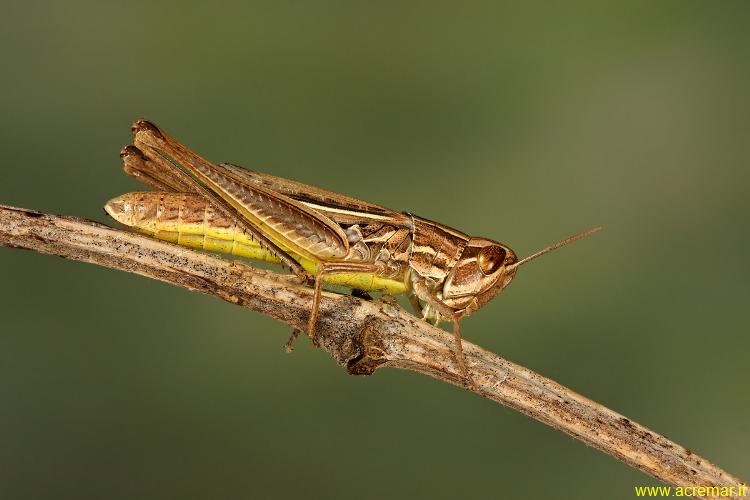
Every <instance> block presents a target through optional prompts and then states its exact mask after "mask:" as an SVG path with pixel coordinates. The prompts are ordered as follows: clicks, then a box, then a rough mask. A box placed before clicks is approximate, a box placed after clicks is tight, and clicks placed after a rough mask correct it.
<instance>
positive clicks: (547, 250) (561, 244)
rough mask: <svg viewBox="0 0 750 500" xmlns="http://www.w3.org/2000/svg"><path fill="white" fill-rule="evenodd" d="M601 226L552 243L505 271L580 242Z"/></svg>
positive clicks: (600, 228) (599, 229)
mask: <svg viewBox="0 0 750 500" xmlns="http://www.w3.org/2000/svg"><path fill="white" fill-rule="evenodd" d="M601 230H602V227H601V226H596V227H592V228H591V229H587V230H586V231H581V232H580V233H577V234H574V235H573V236H570V237H568V238H565V239H564V240H562V241H558V242H557V243H554V244H552V245H550V246H548V247H547V248H545V249H544V250H539V251H538V252H536V253H533V254H531V255H529V256H528V257H524V258H523V259H521V260H519V261H518V262H515V263H513V264H511V265H509V266H507V267H506V269H515V268H517V267H520V266H522V265H524V264H526V263H528V262H531V261H532V260H534V259H536V258H537V257H541V256H542V255H544V254H546V253H550V252H551V251H552V250H557V249H558V248H560V247H564V246H565V245H567V244H568V243H573V242H574V241H576V240H580V239H581V238H585V237H586V236H591V235H592V234H594V233H596V232H598V231H601Z"/></svg>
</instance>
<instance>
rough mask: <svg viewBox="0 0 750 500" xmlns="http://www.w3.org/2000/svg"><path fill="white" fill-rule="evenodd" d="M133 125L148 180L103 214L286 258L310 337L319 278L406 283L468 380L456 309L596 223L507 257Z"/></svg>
mask: <svg viewBox="0 0 750 500" xmlns="http://www.w3.org/2000/svg"><path fill="white" fill-rule="evenodd" d="M132 130H133V135H134V139H133V144H132V145H129V146H126V147H125V148H124V149H123V150H122V152H121V157H122V159H123V164H124V165H123V168H124V170H125V172H127V173H128V174H129V175H131V176H132V177H134V178H135V179H137V180H138V181H140V182H143V183H145V184H147V185H149V186H151V187H153V188H155V189H156V191H146V192H136V193H127V194H124V195H122V196H119V197H117V198H114V199H112V200H110V201H109V202H108V203H107V204H106V206H105V210H106V211H107V213H109V214H110V215H111V216H112V217H113V218H114V219H116V220H117V221H119V222H121V223H123V224H125V225H127V226H131V227H134V228H136V229H138V230H140V231H142V232H146V233H149V234H152V235H153V236H155V237H157V238H160V239H165V240H169V241H173V242H175V243H178V244H181V245H186V246H191V247H197V248H202V249H205V250H210V251H218V252H224V253H230V254H234V255H239V256H245V257H250V258H254V259H261V260H265V261H269V262H276V263H281V264H282V265H285V266H287V267H289V268H290V270H291V271H292V272H293V273H295V274H296V275H297V276H299V277H300V278H301V279H304V280H305V281H307V282H309V283H310V284H312V285H314V294H313V304H312V310H311V313H310V317H309V320H308V327H307V330H308V335H309V336H310V338H311V340H312V342H313V343H314V344H316V345H317V340H316V336H315V324H316V320H317V316H318V306H319V303H320V293H321V285H322V283H323V282H326V283H331V284H337V285H343V286H346V287H349V288H351V289H352V290H353V291H362V292H370V291H377V292H383V293H385V294H389V295H396V294H399V293H407V294H408V295H409V299H410V302H411V303H412V305H413V306H414V308H415V310H416V312H417V314H418V315H421V316H422V318H423V319H424V320H427V321H433V322H434V323H435V324H437V323H438V322H439V321H441V320H447V321H450V322H451V323H452V324H453V334H454V336H455V341H456V344H455V349H456V360H457V362H458V365H459V368H460V370H461V372H462V373H463V374H464V375H465V376H466V377H467V379H468V380H470V378H469V376H468V371H467V367H466V361H465V358H464V354H463V349H462V346H461V329H460V325H459V320H460V319H461V318H463V317H464V316H468V315H469V314H471V313H473V312H474V311H476V310H478V309H479V308H481V307H482V306H483V305H485V304H486V303H487V302H489V301H490V300H491V299H492V298H493V297H495V295H497V294H498V293H499V292H500V291H501V290H502V289H503V288H505V287H506V286H508V284H509V283H510V282H511V280H512V279H513V277H514V276H515V274H516V271H517V270H518V268H519V267H520V266H521V265H523V264H526V263H527V262H529V261H531V260H533V259H535V258H537V257H539V256H540V255H544V254H546V253H548V252H551V251H552V250H555V249H556V248H559V247H561V246H564V245H567V244H568V243H570V242H572V241H575V240H577V239H580V238H583V237H586V236H588V235H590V234H592V233H594V232H596V231H598V230H599V229H601V228H599V227H596V228H592V229H589V230H587V231H584V232H581V233H578V234H576V235H574V236H571V237H569V238H567V239H565V240H562V241H560V242H558V243H555V244H553V245H551V246H549V247H547V248H545V249H544V250H541V251H539V252H536V253H534V254H532V255H530V256H528V257H526V258H524V259H521V260H518V259H517V257H516V254H515V253H514V252H513V250H511V249H510V248H508V247H507V246H506V245H504V244H502V243H498V242H496V241H493V240H490V239H486V238H480V237H471V236H468V235H466V234H464V233H462V232H461V231H457V230H455V229H452V228H450V227H447V226H444V225H442V224H439V223H437V222H433V221H430V220H427V219H424V218H422V217H418V216H416V215H414V214H411V213H400V212H395V211H393V210H389V209H387V208H384V207H381V206H378V205H374V204H372V203H368V202H365V201H362V200H358V199H356V198H352V197H349V196H345V195H341V194H339V193H335V192H332V191H326V190H324V189H320V188H317V187H314V186H309V185H306V184H302V183H300V182H295V181H291V180H288V179H283V178H281V177H275V176H272V175H268V174H263V173H260V172H255V171H252V170H248V169H244V168H241V167H238V166H235V165H231V164H220V165H215V164H213V163H211V162H209V161H208V160H206V159H204V158H203V157H201V156H199V155H198V154H196V153H194V152H193V151H191V150H190V149H188V148H187V147H185V146H184V145H182V144H180V143H179V142H177V141H175V140H174V139H173V138H171V137H170V136H169V135H167V134H166V133H165V132H164V131H162V130H161V129H159V128H158V127H157V126H156V125H154V124H153V123H151V122H148V121H146V120H138V121H136V122H135V123H134V124H133V127H132ZM296 333H299V332H296ZM295 336H296V335H293V338H294V337H295Z"/></svg>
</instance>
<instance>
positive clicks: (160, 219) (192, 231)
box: [104, 191, 407, 295]
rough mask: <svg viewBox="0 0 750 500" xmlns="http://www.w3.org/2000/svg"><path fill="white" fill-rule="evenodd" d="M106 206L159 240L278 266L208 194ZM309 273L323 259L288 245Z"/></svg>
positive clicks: (365, 279)
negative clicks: (214, 205) (209, 200)
mask: <svg viewBox="0 0 750 500" xmlns="http://www.w3.org/2000/svg"><path fill="white" fill-rule="evenodd" d="M104 210H106V212H107V213H108V214H109V215H110V216H111V217H112V218H113V219H115V220H116V221H117V222H119V223H121V224H124V225H126V226H129V227H132V228H134V229H136V230H138V231H141V232H143V233H146V234H149V235H152V236H154V237H155V238H158V239H160V240H165V241H170V242H172V243H177V244H179V245H183V246H186V247H192V248H198V249H202V250H208V251H210V252H219V253H225V254H231V255H236V256H238V257H246V258H249V259H255V260H262V261H266V262H271V263H274V264H278V263H279V262H280V261H279V259H278V257H276V256H275V255H273V254H272V253H271V252H269V251H268V250H266V249H265V248H263V247H261V246H260V244H259V243H258V242H257V241H256V240H254V239H253V238H252V237H251V236H250V235H248V234H246V233H245V232H244V231H243V230H241V229H239V228H238V227H237V224H236V223H235V222H234V221H233V220H230V219H228V218H227V217H224V215H223V214H221V213H219V212H217V211H215V210H213V209H212V208H211V206H210V205H208V203H207V202H206V200H205V198H203V197H201V196H197V195H192V194H184V193H163V192H157V191H142V192H134V193H126V194H124V195H122V196H118V197H117V198H113V199H112V200H110V201H109V202H107V204H106V205H105V206H104ZM279 247H280V248H281V249H282V250H284V251H285V252H287V253H288V254H289V255H291V256H292V258H294V259H295V260H296V261H297V262H299V263H300V265H301V266H302V267H303V268H304V269H305V270H306V271H308V272H310V273H312V274H315V273H316V272H317V270H318V263H317V262H315V261H311V260H309V259H306V258H304V257H302V256H300V255H298V254H295V253H294V252H292V251H290V250H289V249H287V248H285V247H284V246H283V245H279ZM323 280H324V281H325V282H326V283H331V284H334V285H342V286H346V287H349V288H356V289H358V290H365V291H382V292H384V293H388V294H391V295H396V294H399V293H403V292H405V291H406V290H407V285H406V279H405V277H404V280H402V281H399V280H396V279H390V278H384V277H382V276H378V275H376V274H372V273H347V274H334V275H331V276H325V277H324V278H323Z"/></svg>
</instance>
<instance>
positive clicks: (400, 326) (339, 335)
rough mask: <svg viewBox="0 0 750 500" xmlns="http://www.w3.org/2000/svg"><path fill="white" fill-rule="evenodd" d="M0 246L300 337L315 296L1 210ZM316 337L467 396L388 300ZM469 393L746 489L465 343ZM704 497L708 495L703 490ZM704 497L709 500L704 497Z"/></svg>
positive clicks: (116, 236) (332, 312) (458, 378)
mask: <svg viewBox="0 0 750 500" xmlns="http://www.w3.org/2000/svg"><path fill="white" fill-rule="evenodd" d="M0 245H2V246H7V247H13V248H24V249H28V250H34V251H36V252H40V253H46V254H53V255H59V256H62V257H66V258H69V259H74V260H80V261H84V262H90V263H94V264H99V265H102V266H105V267H110V268H113V269H120V270H122V271H128V272H132V273H137V274H141V275H144V276H148V277H151V278H156V279H159V280H162V281H166V282H168V283H172V284H175V285H179V286H182V287H184V288H188V289H190V290H197V291H200V292H203V293H207V294H211V295H215V296H217V297H220V298H222V299H224V300H226V301H229V302H231V303H233V304H237V305H241V306H243V307H247V308H250V309H253V310H254V311H258V312H260V313H262V314H266V315H269V316H272V317H274V318H276V319H279V320H281V321H283V322H285V323H287V324H289V325H291V326H292V327H293V328H296V329H305V327H306V322H307V318H308V315H309V313H310V305H311V301H312V290H311V289H310V288H308V287H306V286H304V285H301V284H299V283H298V282H297V280H296V278H295V277H293V276H291V275H283V274H277V273H273V272H269V271H264V270H259V269H255V268H253V267H250V266H248V265H246V264H243V263H241V262H238V261H235V260H228V259H224V258H220V257H216V256H213V255H208V254H205V253H201V252H197V251H194V250H190V249H187V248H184V247H180V246H177V245H173V244H170V243H166V242H161V241H157V240H154V239H151V238H148V237H145V236H141V235H138V234H134V233H129V232H124V231H120V230H116V229H112V228H109V227H107V226H103V225H101V224H98V223H95V222H91V221H87V220H83V219H77V218H73V217H66V216H55V215H48V214H42V213H39V212H34V211H32V210H25V209H20V208H13V207H7V206H3V205H0ZM318 338H319V340H320V344H321V347H322V348H323V349H325V350H326V351H327V352H328V353H329V354H330V355H331V356H332V357H333V358H334V359H335V360H336V362H337V363H339V364H340V365H341V366H343V367H345V368H346V370H347V371H348V372H349V373H352V374H371V373H373V372H374V371H375V370H376V369H377V368H380V367H385V366H391V367H396V368H402V369H406V370H411V371H414V372H418V373H422V374H425V375H429V376H431V377H433V378H436V379H438V380H442V381H443V382H447V383H450V384H454V385H459V386H462V387H463V380H464V379H463V377H462V375H461V372H460V370H459V368H458V366H456V361H455V356H454V355H453V351H452V347H453V336H452V335H451V334H449V333H447V332H444V331H442V330H440V329H438V328H435V327H433V326H431V325H429V324H427V323H426V322H424V321H421V320H419V319H417V318H415V317H414V316H412V315H411V314H409V313H407V312H406V311H404V310H403V309H401V308H400V307H398V306H397V305H396V304H392V303H389V302H386V301H372V302H368V301H364V300H361V299H358V298H355V297H352V296H345V295H337V294H333V293H325V294H324V296H323V300H322V302H321V310H320V318H319V320H318ZM464 352H465V353H466V359H467V361H468V366H469V368H470V371H471V373H472V376H473V379H474V382H475V387H471V388H469V390H472V391H473V392H475V393H477V394H479V395H481V396H484V397H486V398H489V399H491V400H493V401H496V402H498V403H502V404H503V405H505V406H508V407H511V408H514V409H516V410H518V411H520V412H522V413H524V414H526V415H528V416H530V417H532V418H534V419H536V420H539V421H540V422H544V423H545V424H547V425H550V426H552V427H554V428H555V429H557V430H559V431H562V432H565V433H567V434H569V435H571V436H573V437H574V438H576V439H578V440H580V441H583V442H584V443H586V444H587V445H589V446H592V447H594V448H596V449H598V450H600V451H603V452H605V453H608V454H610V455H612V456H614V457H615V458H617V459H618V460H621V461H622V462H625V463H626V464H629V465H631V466H633V467H636V468H637V469H640V470H642V471H643V472H645V473H647V474H650V475H651V476H654V477H655V478H657V479H660V480H661V481H664V482H665V483H669V484H672V485H675V486H685V487H687V486H704V487H712V486H715V487H722V486H727V487H729V486H734V487H735V491H737V489H736V488H737V487H738V486H739V485H740V484H742V482H741V481H740V480H739V479H738V478H736V477H734V476H732V475H730V474H728V473H727V472H725V471H723V470H722V469H720V468H718V467H717V466H715V465H713V464H711V463H710V462H708V461H706V460H705V459H703V458H702V457H700V456H698V455H695V454H694V453H692V452H691V451H690V450H688V449H686V448H684V447H682V446H680V445H678V444H676V443H673V442H671V441H669V440H668V439H666V438H665V437H663V436H661V435H659V434H657V433H655V432H653V431H651V430H649V429H647V428H645V427H643V426H641V425H639V424H637V423H636V422H633V421H631V420H629V419H627V418H625V417H623V416H622V415H620V414H618V413H615V412H613V411H612V410H609V409H607V408H605V407H604V406H602V405H600V404H598V403H596V402H594V401H591V400H589V399H587V398H585V397H583V396H581V395H579V394H576V393H575V392H573V391H571V390H570V389H568V388H566V387H563V386H561V385H560V384H557V383H556V382H554V381H552V380H550V379H547V378H545V377H542V376H541V375H539V374H537V373H535V372H533V371H531V370H528V369H526V368H524V367H522V366H518V365H516V364H514V363H511V362H510V361H508V360H506V359H503V358H501V357H500V356H497V355H496V354H493V353H491V352H488V351H485V350H484V349H482V348H480V347H478V346H476V345H473V344H471V343H469V342H464ZM707 491H708V490H707ZM706 498H712V496H711V495H710V494H708V495H707V496H706Z"/></svg>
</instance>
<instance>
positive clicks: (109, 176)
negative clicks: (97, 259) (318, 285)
mask: <svg viewBox="0 0 750 500" xmlns="http://www.w3.org/2000/svg"><path fill="white" fill-rule="evenodd" d="M748 14H750V11H749V9H748V5H747V2H740V1H736V2H731V1H725V2H688V1H674V2H666V1H665V2H652V1H641V2H616V3H608V2H607V3H605V2H590V3H576V4H574V3H568V2H538V3H537V2H529V3H524V4H520V3H519V4H501V3H496V2H487V3H474V2H463V3H458V2H453V3H438V2H379V3H375V2H304V3H303V2H287V1H276V2H237V3H234V4H231V3H220V2H160V3H158V4H157V3H155V2H140V1H131V2H118V3H114V2H113V3H107V2H85V1H71V2H33V1H32V2H13V1H11V2H10V3H7V2H6V3H4V4H3V17H2V19H1V20H0V57H2V61H3V65H2V78H0V109H1V110H2V118H3V119H2V121H1V122H0V137H2V139H0V147H1V148H2V153H3V161H2V167H0V203H6V204H11V205H17V206H23V207H28V208H35V209H39V210H44V211H51V212H55V213H65V214H73V215H78V216H82V217H88V218H95V219H96V220H100V221H106V220H107V218H106V216H105V215H104V213H103V212H102V209H101V206H102V204H103V203H104V202H105V201H106V200H107V199H109V198H111V197H113V196H115V195H118V194H120V193H122V192H126V191H130V190H135V189H138V188H139V186H138V185H137V184H136V183H135V182H133V181H132V180H130V179H129V178H127V177H126V176H125V175H124V174H123V173H122V172H121V171H120V166H119V163H120V162H119V158H118V156H117V153H118V152H119V150H120V148H121V147H122V146H123V145H125V144H126V143H127V142H128V141H129V137H130V130H129V127H130V123H131V122H132V121H133V120H134V119H135V118H138V117H148V118H150V119H152V120H154V121H155V122H156V123H158V124H160V125H161V126H162V127H164V128H165V129H166V130H168V131H169V132H171V133H172V134H173V135H174V136H176V137H177V138H179V139H180V140H182V141H183V142H185V143H187V144H189V145H190V146H191V147H193V148H194V149H195V150H197V151H199V152H201V153H203V154H204V155H205V156H207V157H208V158H211V159H214V160H216V161H233V162H235V163H239V164H242V165H246V166H249V167H253V168H257V169H260V170H265V171H268V172H271V173H273V174H276V175H281V176H286V177H290V178H294V179H297V180H301V181H304V182H309V183H312V184H316V185H320V186H322V187H326V188H329V189H333V190H337V191H340V192H343V193H347V194H351V195H354V196H358V197H360V198H363V199H366V200H370V201H374V202H377V203H380V204H383V205H385V206H389V207H393V208H396V209H399V210H408V211H412V212H415V213H418V214H420V215H423V216H425V217H428V218H430V219H434V220H438V221H441V222H443V223H445V224H448V225H451V226H454V227H456V228H459V229H461V230H463V231H466V232H468V233H471V234H477V235H483V236H487V237H491V238H494V239H497V240H500V241H503V242H505V243H507V244H508V245H510V246H511V247H512V248H514V249H515V250H516V251H517V252H518V253H519V254H521V255H525V254H527V253H529V252H531V251H534V250H536V249H538V248H540V247H542V246H544V245H547V244H548V243H550V242H552V241H555V240H557V239H560V238H562V237H565V236H567V235H569V234H571V233H573V232H576V231H578V230H581V229H585V228H587V227H590V226H592V225H597V224H601V225H603V226H605V227H606V231H605V232H603V233H600V234H598V235H596V236H595V237H593V238H591V239H590V240H587V241H584V242H580V243H576V244H575V245H574V246H571V247H569V248H566V249H564V250H561V251H559V252H557V253H555V254H554V255H550V256H548V257H545V258H544V259H541V260H539V261H537V262H535V263H534V264H533V265H530V266H529V267H527V268H524V269H523V270H522V272H520V273H519V276H518V277H517V278H516V281H514V283H513V285H512V286H511V287H510V288H509V289H507V290H506V291H505V292H504V294H503V295H502V297H501V298H498V299H497V300H495V301H494V302H492V303H491V304H489V305H488V306H486V307H485V309H483V310H482V311H481V312H480V313H478V314H476V315H475V316H472V317H471V318H469V319H468V320H466V321H465V322H464V332H465V335H466V337H467V338H468V339H470V340H472V341H474V342H477V343H479V344H480V345H482V346H484V347H486V348H488V349H490V350H492V351H495V352H497V353H499V354H501V355H503V356H506V357H507V358H509V359H510V360H512V361H515V362H517V363H520V364H522V365H525V366H528V367H530V368H532V369H534V370H536V371H538V372H539V373H541V374H544V375H546V376H549V377H551V378H553V379H555V380H557V381H559V382H561V383H563V384H565V385H567V386H569V387H571V388H573V389H575V390H577V391H579V392H581V393H582V394H584V395H586V396H588V397H590V398H592V399H594V400H597V401H599V402H601V403H603V404H604V405H607V406H609V407H611V408H612V409H614V410H616V411H618V412H621V413H623V414H625V415H626V416H628V417H629V418H632V419H633V420H636V421H639V422H641V423H643V424H644V425H646V426H648V427H651V428H652V429H654V430H655V431H657V432H660V433H663V434H665V435H666V436H667V437H669V438H671V439H673V440H675V441H677V442H678V443H681V444H684V445H685V446H687V447H689V448H691V449H692V450H694V451H695V452H696V453H700V454H702V455H704V456H705V457H707V458H708V459H710V460H712V461H714V462H716V463H717V464H718V465H720V466H723V467H725V468H726V469H727V470H729V471H730V472H733V473H734V474H737V475H739V476H741V477H743V478H745V479H748V478H750V420H749V419H748V414H749V413H750V397H749V396H748V389H747V381H748V377H749V376H750V367H749V366H748V352H750V336H749V335H748V323H749V322H748V313H747V308H748V299H750V290H749V286H748V283H749V282H750V266H748V265H747V260H746V259H747V250H746V249H747V246H748V244H750V237H749V236H748V222H747V216H748V209H750V203H748V189H750V175H749V174H750V168H749V165H748V160H750V141H748V131H750V118H749V116H750V114H749V113H748V112H749V111H750V96H749V95H748V92H749V89H750V32H748V22H750V16H749V15H748ZM0 279H1V280H2V287H0V312H2V320H1V321H0V330H1V333H0V498H3V499H5V498H8V499H32V498H33V499H39V498H76V499H94V498H97V499H98V498H106V499H125V498H146V499H151V498H212V499H229V498H232V499H234V498H288V497H304V498H326V499H336V498H351V497H355V496H356V497H358V498H365V499H370V498H372V499H375V498H413V497H431V498H445V499H456V498H466V497H468V498H504V497H514V498H516V497H522V496H523V497H530V498H537V497H538V498H541V497H557V498H632V497H633V486H634V485H641V484H654V481H653V480H651V479H650V478H647V477H646V476H644V475H643V474H641V473H639V472H636V471H635V470H632V469H630V468H629V467H627V466H625V465H623V464H621V463H619V462H617V461H616V460H614V459H612V458H610V457H608V456H605V455H603V454H601V453H599V452H597V451H594V450H592V449H589V448H587V447H585V446H584V445H582V444H580V443H579V442H577V441H574V440H573V439H571V438H569V437H567V436H564V435H562V434H560V433H558V432H555V431H553V430H551V429H549V428H547V427H545V426H544V425H542V424H540V423H537V422H535V421H533V420H531V419H528V418H526V417H524V416H522V415H520V414H518V413H516V412H515V411H512V410H509V409H506V408H504V407H501V406H499V405H497V404H495V403H492V402H490V401H486V400H483V399H481V398H479V397H476V396H474V395H471V394H468V393H467V392H465V391H463V390H459V389H457V388H454V387H450V386H447V385H445V384H442V383H439V382H436V381H434V380H431V379H427V378H425V377H421V376H417V375H414V374H411V373H407V372H401V371H396V370H382V371H380V372H378V373H377V374H376V375H374V376H372V377H367V378H366V377H351V376H348V375H346V374H345V373H344V371H343V370H342V369H341V368H339V367H337V366H336V365H334V363H332V362H331V360H330V359H329V358H328V357H327V356H326V355H325V354H324V353H322V352H320V351H317V350H313V349H311V348H310V347H309V346H308V345H307V343H306V342H304V341H302V342H300V343H299V347H298V349H297V350H296V352H295V353H294V354H293V355H286V354H284V353H283V350H282V345H283V343H284V341H285V340H286V338H287V335H288V333H289V329H288V327H286V326H284V325H281V324H279V323H276V322H274V321H272V320H270V319H268V318H265V317H262V316H260V315H258V314H255V313H252V312H249V311H247V310H243V309H240V308H238V307H233V306H231V305H229V304H227V303H224V302H222V301H220V300H217V299H214V298H209V297H206V296H203V295H199V294H195V293H189V292H187V291H185V290H182V289H178V288H174V287H171V286H168V285H165V284H162V283H158V282H155V281H152V280H148V279H145V278H141V277H138V276H134V275H129V274H125V273H121V272H115V271H111V270H107V269H103V268H98V267H95V266H91V265H86V264H81V263H76V262H70V261H64V260H61V259H58V258H53V257H47V256H40V255H36V254H32V253H28V252H22V251H18V250H9V249H5V248H2V249H0Z"/></svg>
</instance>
